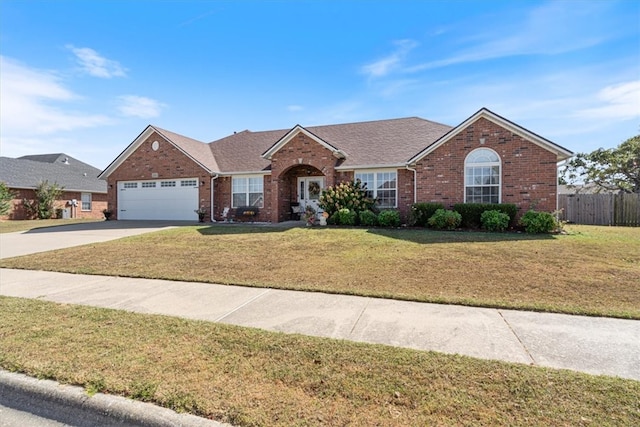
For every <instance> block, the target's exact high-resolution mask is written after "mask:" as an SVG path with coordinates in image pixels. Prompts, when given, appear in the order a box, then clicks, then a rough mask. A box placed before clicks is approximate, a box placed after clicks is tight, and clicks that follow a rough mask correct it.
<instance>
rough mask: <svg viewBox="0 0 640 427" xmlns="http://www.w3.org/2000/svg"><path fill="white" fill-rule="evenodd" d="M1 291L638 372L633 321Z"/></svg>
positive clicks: (359, 301) (231, 294)
mask: <svg viewBox="0 0 640 427" xmlns="http://www.w3.org/2000/svg"><path fill="white" fill-rule="evenodd" d="M0 295H5V296H14V297H23V298H38V299H43V300H47V301H54V302H60V303H69V304H81V305H90V306H96V307H106V308H114V309H121V310H128V311H133V312H139V313H156V314H165V315H170V316H179V317H185V318H190V319H198V320H206V321H212V322H221V323H228V324H233V325H239V326H248V327H255V328H262V329H266V330H270V331H279V332H285V333H300V334H305V335H312V336H321V337H330V338H338V339H345V340H352V341H360V342H368V343H376V344H387V345H392V346H398V347H407V348H413V349H418V350H433V351H438V352H444V353H459V354H463V355H467V356H473V357H478V358H483V359H495V360H504V361H508V362H516V363H525V364H531V365H537V366H546V367H551V368H564V369H571V370H575V371H581V372H586V373H590V374H604V375H611V376H620V377H623V378H630V379H635V380H640V357H638V355H639V354H640V321H635V320H623V319H610V318H598V317H583V316H571V315H563V314H549V313H533V312H525V311H515V310H498V309H488V308H476V307H463V306H455V305H440V304H427V303H417V302H407V301H395V300H385V299H376V298H367V297H355V296H347V295H331V294H323V293H312V292H298V291H283V290H276V289H265V288H249V287H240V286H223V285H212V284H204V283H191V282H174V281H166V280H149V279H132V278H122V277H108V276H88V275H75V274H65V273H53V272H44V271H27V270H10V269H1V270H0Z"/></svg>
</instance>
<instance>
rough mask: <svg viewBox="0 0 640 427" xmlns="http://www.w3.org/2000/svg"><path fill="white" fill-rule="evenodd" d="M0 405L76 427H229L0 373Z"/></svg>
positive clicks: (164, 409)
mask: <svg viewBox="0 0 640 427" xmlns="http://www.w3.org/2000/svg"><path fill="white" fill-rule="evenodd" d="M0 404H2V405H5V406H7V407H10V408H14V409H17V410H20V411H23V412H29V413H32V414H34V415H38V416H40V417H43V418H48V419H52V420H56V421H59V422H61V423H64V424H68V425H71V426H77V427H85V426H86V427H90V426H96V425H100V426H139V427H170V426H171V427H173V426H181V427H231V426H230V425H229V424H222V423H219V422H217V421H212V420H208V419H205V418H200V417H196V416H195V415H191V414H179V413H177V412H175V411H172V410H171V409H167V408H161V407H159V406H156V405H152V404H150V403H144V402H138V401H136V400H132V399H127V398H125V397H121V396H112V395H107V394H102V393H96V394H95V395H93V396H89V395H88V394H87V393H86V391H85V390H84V389H83V388H82V387H77V386H71V385H63V384H59V383H57V382H55V381H51V380H39V379H36V378H31V377H28V376H26V375H22V374H16V373H13V372H7V371H4V370H0Z"/></svg>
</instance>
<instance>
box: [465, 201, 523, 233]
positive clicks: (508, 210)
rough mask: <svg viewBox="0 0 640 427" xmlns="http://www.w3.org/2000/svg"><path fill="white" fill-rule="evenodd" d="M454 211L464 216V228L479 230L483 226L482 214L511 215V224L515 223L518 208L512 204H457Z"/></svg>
mask: <svg viewBox="0 0 640 427" xmlns="http://www.w3.org/2000/svg"><path fill="white" fill-rule="evenodd" d="M453 210H455V211H456V212H458V213H459V214H460V215H462V222H461V225H462V227H464V228H478V227H480V225H482V219H481V218H480V217H481V216H482V212H484V211H500V212H502V213H505V214H507V215H509V222H512V221H514V219H515V217H516V214H517V212H518V208H517V206H516V205H514V204H512V203H457V204H455V205H454V206H453Z"/></svg>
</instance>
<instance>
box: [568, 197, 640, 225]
mask: <svg viewBox="0 0 640 427" xmlns="http://www.w3.org/2000/svg"><path fill="white" fill-rule="evenodd" d="M558 209H560V210H561V211H560V219H562V220H565V221H569V222H573V223H576V224H592V225H625V226H635V227H638V226H640V194H636V193H631V194H630V193H622V194H560V195H559V196H558Z"/></svg>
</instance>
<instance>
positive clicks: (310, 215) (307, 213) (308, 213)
mask: <svg viewBox="0 0 640 427" xmlns="http://www.w3.org/2000/svg"><path fill="white" fill-rule="evenodd" d="M302 219H303V220H305V221H306V222H307V227H309V226H312V225H313V223H314V222H315V221H316V210H315V209H314V208H313V206H311V205H307V206H306V207H305V208H304V213H303V214H302Z"/></svg>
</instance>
